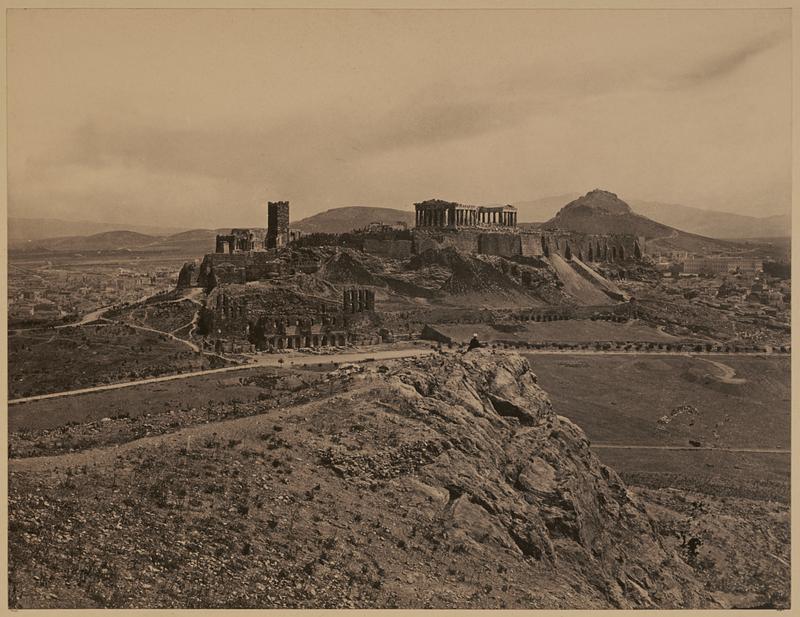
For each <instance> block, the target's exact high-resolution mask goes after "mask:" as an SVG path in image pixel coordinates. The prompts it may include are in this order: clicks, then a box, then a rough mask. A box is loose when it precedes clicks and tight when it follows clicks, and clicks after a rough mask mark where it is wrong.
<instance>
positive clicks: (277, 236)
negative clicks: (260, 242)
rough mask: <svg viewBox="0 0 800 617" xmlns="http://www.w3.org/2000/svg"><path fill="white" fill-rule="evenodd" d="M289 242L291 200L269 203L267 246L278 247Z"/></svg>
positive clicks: (270, 247) (269, 247)
mask: <svg viewBox="0 0 800 617" xmlns="http://www.w3.org/2000/svg"><path fill="white" fill-rule="evenodd" d="M287 244H289V202H288V201H270V202H269V203H268V204H267V244H266V246H267V248H268V249H278V248H281V247H284V246H286V245H287Z"/></svg>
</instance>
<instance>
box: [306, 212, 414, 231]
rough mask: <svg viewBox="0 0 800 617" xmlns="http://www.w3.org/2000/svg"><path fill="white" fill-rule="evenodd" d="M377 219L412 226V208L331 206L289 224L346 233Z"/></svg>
mask: <svg viewBox="0 0 800 617" xmlns="http://www.w3.org/2000/svg"><path fill="white" fill-rule="evenodd" d="M379 221H380V222H383V223H384V224H387V225H389V224H393V223H396V222H402V223H405V224H406V225H408V226H409V227H413V226H414V221H415V214H414V212H413V211H412V210H397V209H395V208H373V207H369V206H347V207H343V208H332V209H330V210H325V212H320V213H319V214H314V215H313V216H309V217H307V218H304V219H300V220H299V221H294V222H293V223H292V224H291V226H292V228H295V229H300V230H301V231H305V232H308V233H346V232H348V231H353V230H354V229H360V228H362V227H364V226H366V225H368V224H369V223H373V222H379Z"/></svg>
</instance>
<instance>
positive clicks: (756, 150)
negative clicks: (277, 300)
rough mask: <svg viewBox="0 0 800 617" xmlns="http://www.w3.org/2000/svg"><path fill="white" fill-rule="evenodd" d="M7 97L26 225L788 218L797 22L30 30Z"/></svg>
mask: <svg viewBox="0 0 800 617" xmlns="http://www.w3.org/2000/svg"><path fill="white" fill-rule="evenodd" d="M8 88H9V116H8V129H9V151H8V153H9V215H10V216H36V217H38V216H52V217H57V218H66V219H93V220H98V221H110V222H124V221H130V222H131V223H137V224H154V225H167V226H180V227H187V226H188V227H225V226H236V225H262V226H263V225H266V222H265V221H266V215H265V203H266V202H267V200H278V199H288V200H290V201H291V204H292V219H293V220H295V219H299V218H302V217H304V216H307V215H310V214H313V213H315V212H319V211H322V210H325V209H328V208H332V207H337V206H343V205H374V206H390V207H401V208H410V207H412V206H411V204H412V203H413V202H414V201H420V200H423V199H426V198H429V197H441V198H445V199H451V200H455V201H461V202H466V203H476V204H481V203H489V202H514V201H520V200H530V199H536V198H539V197H545V196H548V195H557V194H562V193H568V192H586V191H588V190H591V189H593V188H598V187H599V188H606V189H608V190H611V191H614V192H616V193H617V194H619V195H620V196H621V197H622V198H623V199H624V198H625V197H628V198H631V199H633V198H638V199H648V200H658V201H665V202H673V203H683V204H685V205H691V206H697V207H703V208H710V209H717V210H726V211H729V212H736V213H741V214H754V215H769V214H779V213H785V212H788V211H789V209H790V203H791V130H790V127H791V18H790V12H789V11H788V10H784V11H778V10H757V11H738V10H726V11H713V10H708V11H706V10H704V11H698V10H692V11H680V10H671V11H650V10H642V11H363V10H361V11H275V10H260V11H259V10H239V11H226V10H217V11H198V10H184V11H163V10H154V11H148V10H135V11H123V10H115V11H98V10H92V11H78V10H25V11H20V10H18V11H11V12H10V13H9V15H8Z"/></svg>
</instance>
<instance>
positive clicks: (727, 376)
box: [703, 358, 747, 384]
mask: <svg viewBox="0 0 800 617" xmlns="http://www.w3.org/2000/svg"><path fill="white" fill-rule="evenodd" d="M703 362H708V363H709V364H713V365H714V366H715V367H717V368H718V369H719V370H720V371H722V374H721V375H715V377H716V378H717V379H719V380H720V381H721V382H722V383H732V384H740V383H747V380H746V379H743V378H741V377H736V370H735V369H734V368H733V367H731V366H728V365H727V364H723V363H722V362H716V361H714V360H709V359H708V358H703Z"/></svg>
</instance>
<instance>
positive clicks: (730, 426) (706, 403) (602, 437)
mask: <svg viewBox="0 0 800 617" xmlns="http://www.w3.org/2000/svg"><path fill="white" fill-rule="evenodd" d="M527 358H528V361H529V362H530V364H531V367H532V369H533V372H534V373H536V375H537V376H538V377H539V383H540V384H541V386H542V387H543V388H544V389H545V391H546V392H547V393H548V394H549V395H550V398H551V400H552V401H553V406H554V408H555V410H556V413H558V414H560V415H563V416H567V417H568V418H570V419H571V420H573V421H574V422H575V423H577V424H578V426H580V427H581V428H583V430H584V431H586V433H587V435H588V437H589V439H591V440H592V441H597V442H601V443H617V444H629V445H652V446H660V445H682V446H690V445H693V444H690V443H689V441H690V440H692V441H697V442H700V443H701V444H704V445H712V446H718V447H763V448H788V447H789V445H790V444H789V438H790V435H789V431H790V425H789V420H790V413H789V412H790V402H791V396H790V377H789V369H790V363H791V360H790V358H788V357H782V356H746V357H744V356H734V355H725V356H715V355H709V356H705V355H704V356H702V357H693V356H692V357H690V356H679V355H671V356H667V355H664V356H655V355H644V354H641V355H640V354H630V355H602V354H593V355H575V356H570V355H569V354H528V355H527ZM715 363H719V364H723V365H726V366H729V367H730V368H731V369H733V371H734V372H735V377H733V378H729V377H728V375H727V374H726V373H723V372H722V370H721V369H720V367H719V366H718V365H717V364H715ZM739 379H744V380H745V381H744V382H738V383H730V382H737V381H738V380H739ZM690 408H692V409H690ZM673 414H674V415H673ZM664 416H666V417H667V418H668V419H669V421H668V422H665V421H662V422H659V419H661V418H663V417H664Z"/></svg>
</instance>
